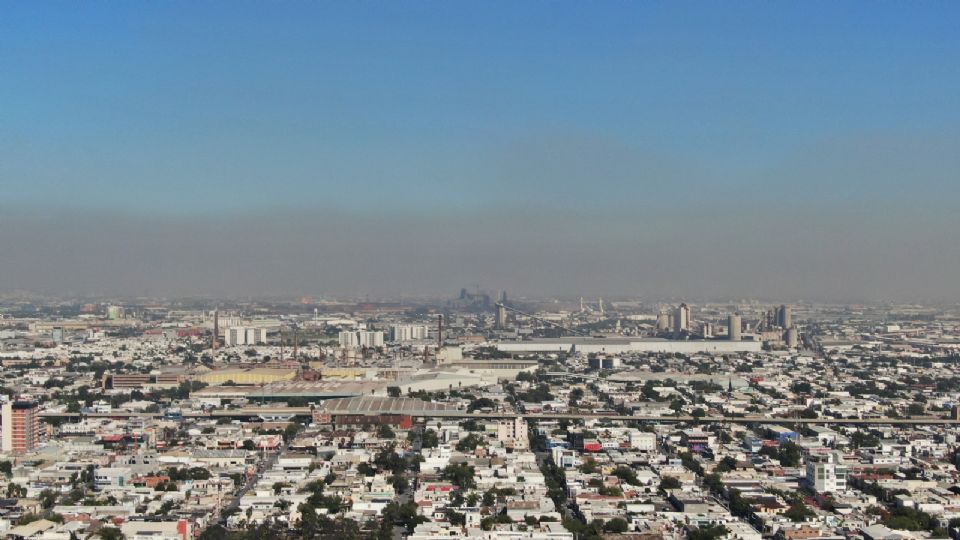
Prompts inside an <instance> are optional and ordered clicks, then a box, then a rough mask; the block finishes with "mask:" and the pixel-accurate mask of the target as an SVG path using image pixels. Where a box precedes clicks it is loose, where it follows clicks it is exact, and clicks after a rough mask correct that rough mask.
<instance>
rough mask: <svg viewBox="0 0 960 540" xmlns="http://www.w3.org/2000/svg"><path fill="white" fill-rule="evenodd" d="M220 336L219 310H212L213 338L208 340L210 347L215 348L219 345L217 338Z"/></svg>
mask: <svg viewBox="0 0 960 540" xmlns="http://www.w3.org/2000/svg"><path fill="white" fill-rule="evenodd" d="M219 337H220V310H219V309H215V310H213V340H212V341H211V342H210V348H211V349H216V348H217V346H219V343H218V342H217V339H218V338H219Z"/></svg>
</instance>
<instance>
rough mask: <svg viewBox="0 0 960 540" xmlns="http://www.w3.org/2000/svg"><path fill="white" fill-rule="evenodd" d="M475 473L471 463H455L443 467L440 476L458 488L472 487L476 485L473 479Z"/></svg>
mask: <svg viewBox="0 0 960 540" xmlns="http://www.w3.org/2000/svg"><path fill="white" fill-rule="evenodd" d="M475 474H476V472H475V471H474V468H473V467H472V466H471V465H467V464H466V463H457V464H455V465H447V466H446V467H444V469H443V474H442V477H443V479H444V480H446V481H448V482H450V483H451V484H453V485H455V486H457V487H459V488H460V489H472V488H475V487H477V484H476V482H475V481H474V476H475Z"/></svg>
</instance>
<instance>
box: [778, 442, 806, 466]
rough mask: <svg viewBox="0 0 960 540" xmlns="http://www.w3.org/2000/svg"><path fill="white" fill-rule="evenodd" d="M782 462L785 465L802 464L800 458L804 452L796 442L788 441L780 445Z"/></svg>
mask: <svg viewBox="0 0 960 540" xmlns="http://www.w3.org/2000/svg"><path fill="white" fill-rule="evenodd" d="M779 455H780V464H781V465H783V466H784V467H796V466H797V465H799V464H800V458H801V457H802V456H803V454H802V453H801V452H800V447H799V446H797V444H796V443H793V442H790V441H787V442H785V443H783V444H781V445H780V452H779Z"/></svg>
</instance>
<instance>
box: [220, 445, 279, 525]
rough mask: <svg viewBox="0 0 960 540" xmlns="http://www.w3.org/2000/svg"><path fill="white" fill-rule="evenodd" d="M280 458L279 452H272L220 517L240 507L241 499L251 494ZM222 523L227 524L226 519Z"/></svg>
mask: <svg viewBox="0 0 960 540" xmlns="http://www.w3.org/2000/svg"><path fill="white" fill-rule="evenodd" d="M279 457H280V453H279V452H271V453H270V454H269V455H268V456H267V459H266V460H263V461H260V462H259V463H258V464H257V471H256V472H255V473H254V475H253V476H251V477H250V478H249V479H248V480H247V483H246V484H244V485H243V487H242V488H240V491H238V492H237V494H236V495H235V496H234V497H233V500H231V501H230V503H229V504H227V505H226V506H224V507H223V511H222V512H220V515H221V516H226V515H227V514H228V513H229V512H230V511H231V510H233V509H234V508H237V507H238V506H240V499H242V498H243V496H244V495H246V494H247V492H249V491H250V490H251V489H253V487H254V486H256V485H257V482H259V481H260V476H262V475H263V473H264V471H268V470H270V469H272V468H273V464H274V463H276V462H277V459H278V458H279ZM220 521H221V522H225V521H226V518H225V517H221V519H220Z"/></svg>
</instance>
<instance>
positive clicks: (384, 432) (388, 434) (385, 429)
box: [377, 424, 397, 439]
mask: <svg viewBox="0 0 960 540" xmlns="http://www.w3.org/2000/svg"><path fill="white" fill-rule="evenodd" d="M396 436H397V434H396V433H394V432H393V429H391V428H390V426H388V425H387V424H380V427H378V428H377V437H380V438H381V439H393V438H396Z"/></svg>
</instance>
